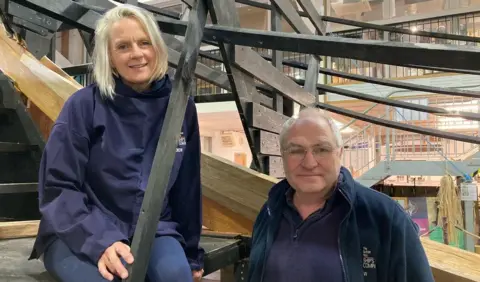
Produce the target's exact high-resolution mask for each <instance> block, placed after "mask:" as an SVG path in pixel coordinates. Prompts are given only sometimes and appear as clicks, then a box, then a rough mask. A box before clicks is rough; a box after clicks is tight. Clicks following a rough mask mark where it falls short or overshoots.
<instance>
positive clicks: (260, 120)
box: [247, 103, 289, 133]
mask: <svg viewBox="0 0 480 282" xmlns="http://www.w3.org/2000/svg"><path fill="white" fill-rule="evenodd" d="M288 119H289V117H287V116H284V115H282V114H280V113H278V112H275V111H273V110H271V109H268V108H266V107H263V106H261V105H259V104H257V103H248V104H247V120H248V121H249V123H250V124H249V125H250V126H251V127H254V128H257V129H263V130H266V131H270V132H273V133H280V131H281V130H282V126H283V123H285V122H286V121H287V120H288Z"/></svg>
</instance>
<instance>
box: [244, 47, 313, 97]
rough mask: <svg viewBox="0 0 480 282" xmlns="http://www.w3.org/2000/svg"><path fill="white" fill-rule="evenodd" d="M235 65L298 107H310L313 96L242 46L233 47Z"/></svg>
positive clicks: (256, 54)
mask: <svg viewBox="0 0 480 282" xmlns="http://www.w3.org/2000/svg"><path fill="white" fill-rule="evenodd" d="M235 64H236V65H237V66H238V67H240V68H241V69H242V70H243V71H245V72H246V73H248V74H250V75H252V76H255V77H256V78H257V79H258V80H260V81H262V82H264V83H265V84H267V85H269V86H271V87H272V88H273V89H275V90H276V91H278V92H279V93H282V94H283V96H284V97H287V98H289V99H292V100H293V101H295V102H297V103H299V104H300V105H303V106H304V105H310V104H312V103H314V102H315V101H316V99H315V96H313V95H312V94H311V93H309V92H307V91H306V90H304V89H302V88H301V87H300V86H299V85H298V84H296V83H295V82H294V81H292V79H290V78H289V77H288V76H286V75H285V74H284V73H282V72H280V71H279V70H278V69H277V68H275V67H274V66H272V65H271V64H270V63H268V62H267V61H266V60H264V59H263V58H262V57H261V56H260V55H259V54H258V53H257V52H255V51H253V50H252V49H250V48H248V47H244V46H236V47H235Z"/></svg>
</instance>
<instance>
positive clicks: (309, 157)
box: [302, 151, 318, 168]
mask: <svg viewBox="0 0 480 282" xmlns="http://www.w3.org/2000/svg"><path fill="white" fill-rule="evenodd" d="M302 165H303V166H304V167H305V168H314V167H316V166H317V165H318V162H317V160H316V159H315V156H314V155H313V154H312V152H310V151H308V152H306V153H305V157H304V158H303V162H302Z"/></svg>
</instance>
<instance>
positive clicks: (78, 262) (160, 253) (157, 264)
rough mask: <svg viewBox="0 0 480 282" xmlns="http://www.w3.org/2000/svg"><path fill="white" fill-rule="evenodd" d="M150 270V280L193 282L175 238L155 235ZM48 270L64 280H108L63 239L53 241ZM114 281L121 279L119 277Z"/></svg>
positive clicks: (46, 261) (74, 281)
mask: <svg viewBox="0 0 480 282" xmlns="http://www.w3.org/2000/svg"><path fill="white" fill-rule="evenodd" d="M152 248H153V249H152V252H151V256H150V262H149V264H148V269H147V278H146V279H145V281H147V282H177V281H178V282H193V279H192V271H191V270H190V265H189V264H188V261H187V258H186V256H185V252H184V250H183V248H182V246H181V245H180V243H179V242H178V240H176V239H175V238H173V237H169V236H162V237H157V238H155V240H154V242H153V245H152ZM44 264H45V268H46V269H47V271H48V272H49V273H50V275H52V276H53V277H55V278H56V279H58V280H59V281H62V282H105V281H108V280H106V279H105V278H103V277H102V275H101V274H100V272H99V271H98V267H97V266H96V265H94V264H93V263H91V262H90V261H89V260H86V259H82V258H79V257H77V256H76V255H74V254H73V253H72V252H71V251H70V249H69V248H68V247H67V246H66V245H65V244H64V243H63V242H62V241H61V240H56V241H55V242H54V243H52V244H51V245H50V246H49V247H48V249H47V250H46V251H45V254H44ZM114 281H121V279H120V278H116V280H114Z"/></svg>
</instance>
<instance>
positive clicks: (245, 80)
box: [209, 0, 264, 171]
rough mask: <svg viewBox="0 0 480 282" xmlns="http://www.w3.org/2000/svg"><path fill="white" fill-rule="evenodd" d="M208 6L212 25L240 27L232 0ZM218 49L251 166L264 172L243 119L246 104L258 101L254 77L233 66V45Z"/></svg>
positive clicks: (222, 44) (245, 121) (225, 45)
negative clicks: (235, 106)
mask: <svg viewBox="0 0 480 282" xmlns="http://www.w3.org/2000/svg"><path fill="white" fill-rule="evenodd" d="M209 5H210V7H209V8H210V13H211V18H212V20H213V22H214V23H218V24H220V25H224V26H230V27H240V18H239V16H238V12H237V7H236V5H235V1H234V0H223V1H221V2H220V1H209ZM219 47H220V53H221V54H222V58H223V61H224V66H225V70H226V73H227V76H228V79H229V81H230V85H231V89H232V93H233V95H234V97H235V103H236V104H237V109H238V114H239V115H240V120H241V121H242V125H243V130H244V132H245V136H246V138H247V141H248V145H249V147H250V151H251V153H252V162H253V165H254V167H255V168H256V170H258V171H264V168H263V164H262V163H261V161H260V158H259V155H258V153H257V151H256V150H255V145H254V139H253V131H252V130H251V129H250V128H249V126H248V121H247V119H246V117H245V115H246V111H247V103H249V102H252V101H258V97H259V96H260V94H259V93H258V92H257V90H256V88H255V81H254V77H253V76H252V75H249V74H244V73H243V72H242V71H241V70H240V69H238V68H237V67H236V66H235V65H234V62H235V53H234V50H235V49H236V47H235V46H234V45H230V44H225V43H224V42H219ZM234 48H235V49H234Z"/></svg>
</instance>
